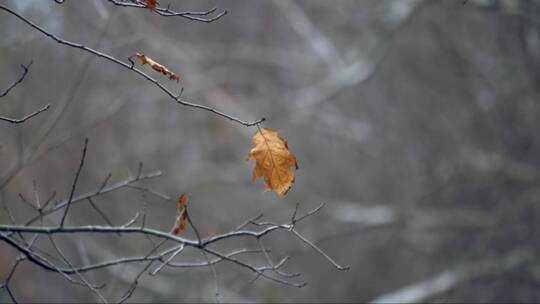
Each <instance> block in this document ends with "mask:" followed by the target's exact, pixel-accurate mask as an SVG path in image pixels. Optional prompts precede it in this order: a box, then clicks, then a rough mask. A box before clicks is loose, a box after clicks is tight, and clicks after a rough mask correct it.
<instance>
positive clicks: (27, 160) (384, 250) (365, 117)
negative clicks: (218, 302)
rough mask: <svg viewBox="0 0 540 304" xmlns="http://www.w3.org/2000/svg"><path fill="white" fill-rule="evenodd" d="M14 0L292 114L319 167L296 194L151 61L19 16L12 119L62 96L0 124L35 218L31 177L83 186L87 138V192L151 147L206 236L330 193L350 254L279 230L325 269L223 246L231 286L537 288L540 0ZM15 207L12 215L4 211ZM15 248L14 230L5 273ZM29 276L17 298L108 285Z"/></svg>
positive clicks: (200, 275)
mask: <svg viewBox="0 0 540 304" xmlns="http://www.w3.org/2000/svg"><path fill="white" fill-rule="evenodd" d="M160 2H162V4H164V5H166V4H167V3H168V1H165V0H161V1H160ZM3 3H5V5H7V6H9V7H11V8H13V9H14V10H16V11H17V12H19V13H21V14H22V15H24V16H25V17H27V18H29V19H31V20H32V21H34V22H36V23H37V24H39V25H41V26H43V27H45V28H47V29H48V30H50V31H51V32H53V33H55V34H58V35H59V36H61V37H63V38H65V39H67V40H71V41H75V42H80V43H83V44H85V45H87V46H89V47H93V48H95V49H98V50H102V51H104V52H106V53H109V54H111V55H113V56H116V57H118V58H120V59H125V58H127V57H128V56H131V55H133V54H135V52H144V53H146V54H147V55H148V56H150V57H152V58H154V59H156V60H157V61H159V62H161V63H163V64H165V65H166V66H168V67H169V68H170V69H171V70H173V71H175V72H178V73H180V74H181V75H182V77H183V79H182V81H181V85H182V86H183V87H184V88H185V91H184V95H183V96H184V97H185V98H186V99H187V100H189V101H192V102H196V103H200V104H204V105H209V106H212V107H215V108H217V109H220V110H223V111H225V112H227V113H229V114H231V115H234V116H237V117H240V118H242V119H244V120H255V119H258V118H260V117H266V119H267V122H265V123H264V124H263V126H265V127H271V128H276V129H278V131H279V132H280V133H281V134H282V135H283V136H284V137H285V138H286V139H287V140H288V142H289V147H290V149H291V150H292V151H293V152H294V153H295V155H296V157H297V158H298V161H299V165H300V170H299V171H298V172H297V179H296V184H295V185H294V187H293V189H292V190H291V191H290V193H289V194H288V195H287V197H285V198H284V199H280V198H278V197H277V196H276V195H275V194H274V193H269V192H268V193H264V192H263V183H262V181H257V182H252V181H251V170H252V167H253V164H252V162H248V161H246V156H247V152H248V150H249V149H250V147H251V136H252V134H253V132H254V131H255V129H254V128H246V127H243V126H241V125H239V124H236V123H233V122H230V121H228V120H226V119H223V118H220V117H218V116H216V115H212V114H210V113H208V112H204V111H198V110H193V109H189V108H185V107H182V106H180V105H177V104H175V103H173V102H171V101H170V100H169V99H168V98H167V96H165V95H164V94H163V93H162V92H161V91H159V90H158V89H156V88H155V87H154V86H153V85H152V84H151V83H148V82H146V81H144V80H143V79H142V78H140V77H138V76H137V75H135V74H134V73H131V72H128V71H125V70H124V69H122V68H120V67H118V66H115V65H112V64H110V63H108V62H106V61H104V60H101V59H99V58H97V57H95V56H92V55H89V54H86V53H83V52H80V51H79V50H76V49H72V48H68V47H65V46H62V45H59V44H57V43H55V42H53V41H52V40H50V39H48V38H46V37H45V36H43V35H42V34H40V33H38V32H37V31H35V30H32V29H31V28H29V27H28V26H27V25H25V24H24V23H22V22H20V21H18V20H17V19H16V18H14V17H13V16H10V15H8V14H7V13H5V12H0V33H1V35H2V39H0V54H1V57H0V84H1V88H3V87H5V86H7V85H8V84H10V83H11V82H12V81H13V80H14V79H16V78H17V77H18V75H20V73H21V69H20V64H27V63H28V62H30V60H33V65H32V66H31V69H30V72H29V74H28V77H27V78H26V80H25V81H24V82H23V83H22V84H21V85H20V86H19V87H17V88H16V89H15V90H14V91H13V92H12V93H10V95H9V96H7V97H6V98H3V99H2V100H0V114H2V115H4V116H20V115H23V114H24V113H27V112H30V111H32V110H34V109H36V108H38V107H40V106H43V105H45V104H47V103H50V104H51V106H52V107H51V109H50V110H49V111H47V112H44V113H42V114H40V115H39V116H37V117H35V118H33V119H31V120H30V121H28V122H26V123H25V124H22V125H10V124H6V123H1V124H0V181H2V180H3V179H5V178H6V176H8V175H9V174H10V173H13V172H15V173H14V174H15V175H14V177H13V178H12V179H11V180H10V181H9V183H8V184H7V185H6V186H5V187H4V188H3V189H1V192H0V199H1V200H3V201H4V202H5V203H6V204H8V205H9V206H10V208H12V209H13V210H14V215H15V217H16V218H17V219H18V220H20V221H21V222H23V220H24V219H26V218H28V217H29V216H30V215H31V214H32V213H31V210H30V209H29V208H27V207H26V206H25V205H24V204H21V202H20V199H19V198H18V194H19V193H23V194H24V195H27V196H31V195H32V193H33V192H32V181H33V180H35V181H36V183H37V185H38V187H39V189H40V190H39V191H40V193H41V194H42V195H43V196H46V195H49V194H50V193H51V192H52V191H53V190H56V191H57V192H58V197H59V198H61V197H65V196H66V195H68V194H69V190H70V186H71V181H72V179H73V174H74V173H75V171H76V169H77V165H78V162H79V158H80V150H81V147H82V144H83V140H84V137H85V136H88V137H89V139H90V145H89V149H88V158H87V163H86V166H85V169H84V170H83V173H82V175H81V184H80V187H79V189H80V191H81V192H82V191H88V190H91V189H95V188H96V187H98V186H99V185H100V183H101V181H102V180H103V178H104V177H105V176H106V175H107V174H108V173H109V172H110V173H112V174H113V180H121V179H122V178H125V177H126V176H127V175H128V174H129V172H131V174H135V172H136V170H137V164H138V162H139V161H142V162H144V164H145V169H146V170H148V171H150V170H157V169H160V170H162V171H163V176H162V177H160V178H159V179H156V180H153V181H150V182H148V183H147V185H148V186H151V187H152V188H153V189H156V190H157V191H160V192H162V193H165V194H167V195H169V196H171V197H175V196H177V195H178V193H180V192H187V193H189V194H190V196H191V210H192V214H193V218H194V219H195V220H196V221H197V222H198V223H199V226H200V230H201V233H202V234H203V235H205V236H207V235H211V234H214V233H218V232H223V231H226V230H228V229H232V228H234V227H236V226H237V225H238V224H240V223H241V222H243V221H244V220H246V219H247V218H249V217H252V216H254V215H256V214H258V213H260V212H264V213H265V215H267V216H268V218H269V219H273V220H276V221H280V222H281V221H287V220H288V219H289V218H290V215H291V212H292V210H293V209H294V205H295V204H296V203H297V202H300V203H301V205H300V206H301V207H300V208H301V209H302V210H303V211H305V210H308V209H310V208H314V207H316V206H317V205H319V204H320V203H322V202H325V203H327V205H326V207H325V208H324V209H323V210H322V212H321V213H319V214H318V215H316V216H314V217H312V218H311V219H309V220H308V221H307V222H305V223H303V224H302V225H301V226H300V227H299V229H300V230H301V231H302V232H304V233H305V235H306V236H307V237H309V238H310V239H312V240H314V241H316V242H317V244H318V245H319V246H320V247H321V248H323V249H325V250H326V251H327V252H328V254H330V255H331V256H332V257H334V258H335V259H336V260H337V261H338V262H340V263H342V264H348V265H350V266H351V270H350V271H348V272H339V271H337V270H336V269H334V268H333V267H332V266H331V265H330V264H329V263H328V262H327V261H325V260H324V259H322V258H321V257H320V256H319V255H317V253H315V252H313V251H311V250H309V249H308V248H306V247H304V246H303V245H302V244H301V243H299V242H298V240H295V239H293V238H291V237H290V236H289V235H288V234H286V233H279V234H276V235H274V236H272V237H271V238H270V239H267V240H266V245H267V246H269V247H271V248H272V250H274V251H273V253H274V254H275V256H276V257H279V256H283V255H290V256H291V260H290V261H289V262H288V264H287V268H286V269H288V270H290V271H298V272H301V273H302V274H303V276H302V279H303V280H305V281H307V282H308V285H307V286H306V287H304V288H302V289H297V288H292V287H286V286H282V285H279V284H276V283H273V282H269V281H265V280H262V279H259V280H257V281H256V282H254V283H250V281H251V280H252V279H253V274H252V273H248V272H247V271H245V270H242V269H240V268H239V267H237V266H235V265H231V264H227V263H222V264H220V266H219V267H217V270H218V272H219V274H220V284H221V287H222V297H223V298H222V300H223V301H226V302H227V301H249V302H263V301H264V302H266V301H272V302H293V301H310V302H311V301H330V302H353V301H354V302H356V301H370V300H380V301H390V302H403V301H427V300H429V301H437V302H456V301H458V302H461V301H467V302H469V301H471V302H486V301H511V302H538V301H540V288H539V287H540V260H539V259H538V251H539V249H540V207H539V204H540V202H539V197H540V196H539V195H540V184H539V180H540V175H539V171H538V169H539V166H540V138H539V130H540V107H539V104H538V103H539V101H540V99H539V93H540V1H533V0H530V1H525V0H523V1H519V0H509V1H502V0H501V1H488V0H483V1H480V0H476V1H474V0H469V1H466V3H465V4H464V1H462V0H455V1H450V0H449V1H408V0H395V1H381V0H371V1H352V0H351V1H344V0H340V1H282V0H276V1H260V0H257V1H183V2H173V7H175V8H176V9H179V10H204V9H208V8H210V7H213V6H217V7H218V10H223V9H226V10H227V11H229V14H228V15H227V16H225V17H224V18H222V19H220V20H219V21H217V22H215V23H212V24H205V23H198V22H190V21H187V20H184V19H180V18H163V17H160V16H158V15H155V14H152V13H151V12H149V11H148V10H146V9H144V10H143V9H130V8H121V7H117V6H114V5H111V4H110V3H108V2H107V1H65V3H64V4H63V5H57V4H55V3H54V2H53V1H20V0H17V1H14V0H10V1H3ZM148 73H149V74H152V75H154V76H156V77H157V78H159V79H160V80H162V81H163V83H166V84H167V86H169V87H170V88H172V89H173V90H177V89H178V88H177V87H176V84H175V83H174V82H170V81H167V80H166V79H164V78H163V77H161V78H160V77H159V76H157V75H156V74H154V73H153V72H152V71H149V72H148ZM19 163H22V164H23V165H22V166H20V168H18V167H17V164H19ZM146 199H147V200H148V204H149V210H150V211H149V217H148V225H149V226H152V227H154V228H156V229H160V230H168V229H170V225H171V223H172V222H173V221H174V212H175V211H174V210H175V209H174V208H175V206H174V204H173V203H171V202H166V201H163V200H159V199H158V198H155V197H151V196H148V197H147V198H146ZM96 203H98V204H99V205H100V206H102V208H103V210H104V211H106V212H107V214H109V215H110V217H111V218H113V219H115V220H116V221H117V223H123V222H125V221H126V220H127V219H129V218H131V217H132V216H133V214H134V213H135V212H136V211H137V210H139V208H140V207H141V204H142V198H141V196H140V195H139V194H138V193H137V192H133V191H127V190H125V191H120V192H118V193H115V194H113V195H108V196H105V197H102V198H100V199H99V200H97V202H96ZM70 212H71V215H70V217H69V218H68V223H69V224H70V225H84V224H88V223H98V224H103V222H102V220H101V218H100V217H99V216H97V215H96V214H95V212H92V211H91V209H89V208H88V207H85V206H84V205H80V206H76V207H73V210H72V211H70ZM0 220H1V222H2V223H8V222H9V219H8V217H7V215H6V214H5V212H4V211H0ZM61 244H62V246H64V248H65V250H66V252H68V253H69V254H70V256H71V257H73V259H74V260H75V261H76V262H80V263H84V262H85V261H88V260H101V259H104V258H111V257H117V256H122V254H126V253H132V252H144V251H143V250H142V249H143V248H147V244H146V243H145V242H144V240H143V239H129V238H121V239H119V238H115V237H114V236H107V237H90V236H85V237H81V238H74V236H68V237H65V238H63V239H62V243H61ZM143 244H144V245H145V246H144V247H143ZM254 245H256V243H254V242H253V241H250V240H245V243H244V242H239V243H237V244H235V246H238V247H250V246H251V247H252V246H254ZM15 256H16V253H15V252H14V251H13V250H12V249H11V248H10V247H9V246H8V245H6V244H4V243H0V276H1V277H2V278H4V277H5V276H6V275H7V271H9V269H10V267H11V265H12V261H14V258H15ZM188 257H189V256H188ZM198 258H200V256H198V255H195V254H193V259H198ZM139 269H140V265H135V264H130V265H129V266H125V267H116V268H113V269H110V270H107V271H101V272H99V273H96V274H95V277H94V278H92V279H95V280H97V281H102V282H108V284H109V286H108V287H107V288H106V289H105V291H104V295H105V296H110V295H113V294H117V290H115V288H120V287H122V290H123V289H125V288H126V286H127V285H126V284H128V283H129V282H130V280H132V278H133V275H134V274H136V273H137V271H138V270H139ZM12 284H13V286H12V290H14V291H15V292H16V293H17V294H18V295H19V299H20V301H39V300H41V301H47V302H50V301H68V302H69V301H95V298H93V294H92V293H91V292H89V291H88V290H87V289H85V288H84V287H78V286H74V285H70V284H69V283H67V282H66V281H65V279H64V278H62V276H60V275H57V274H50V273H47V272H44V271H42V270H41V269H39V268H38V267H36V266H33V265H31V264H29V263H26V264H25V265H24V266H23V267H21V268H20V269H19V270H18V271H17V273H16V276H15V277H14V278H13V283H12ZM115 291H116V293H115ZM8 300H9V298H8V296H7V294H6V293H5V292H4V293H1V294H0V302H7V301H8ZM212 300H213V280H212V275H211V272H210V269H207V268H203V269H195V270H181V269H171V270H166V271H164V272H163V273H162V274H161V275H160V276H158V277H149V276H145V277H143V279H142V281H141V283H140V287H139V289H138V290H137V291H136V292H135V294H134V296H133V298H132V299H131V301H133V302H141V301H212Z"/></svg>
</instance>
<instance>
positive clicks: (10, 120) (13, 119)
mask: <svg viewBox="0 0 540 304" xmlns="http://www.w3.org/2000/svg"><path fill="white" fill-rule="evenodd" d="M50 107H51V105H50V104H47V105H46V106H44V107H43V108H41V109H38V110H36V111H34V112H32V113H30V114H28V115H26V116H24V117H23V118H9V117H2V116H0V120H3V121H7V122H9V123H13V124H19V123H23V122H25V121H27V120H29V119H30V118H32V117H34V116H36V115H38V114H39V113H41V112H45V111H47V110H48V109H49V108H50Z"/></svg>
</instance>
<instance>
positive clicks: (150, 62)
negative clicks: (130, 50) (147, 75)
mask: <svg viewBox="0 0 540 304" xmlns="http://www.w3.org/2000/svg"><path fill="white" fill-rule="evenodd" d="M135 56H137V58H139V60H140V61H141V64H142V65H145V64H148V65H149V66H150V67H151V68H152V69H154V70H155V71H157V72H159V73H161V74H163V75H165V76H167V77H169V79H170V80H176V82H179V81H180V76H178V75H176V74H175V73H173V72H171V71H169V69H167V68H166V67H165V66H164V65H162V64H160V63H157V62H156V61H154V60H153V59H152V58H150V57H148V56H146V55H145V54H143V53H136V54H135Z"/></svg>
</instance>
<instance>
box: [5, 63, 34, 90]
mask: <svg viewBox="0 0 540 304" xmlns="http://www.w3.org/2000/svg"><path fill="white" fill-rule="evenodd" d="M31 65H32V61H30V63H29V64H28V65H26V66H25V65H23V64H21V67H22V68H23V73H22V75H21V76H20V77H19V79H17V80H16V81H14V82H13V83H12V84H11V85H10V86H9V87H8V88H7V89H6V90H5V91H4V92H3V93H2V94H0V98H2V97H4V96H6V95H7V94H9V91H11V90H12V89H13V88H15V87H16V86H17V85H18V84H19V83H21V82H22V81H23V80H24V78H25V77H26V74H28V69H29V68H30V66H31Z"/></svg>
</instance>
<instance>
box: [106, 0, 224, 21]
mask: <svg viewBox="0 0 540 304" xmlns="http://www.w3.org/2000/svg"><path fill="white" fill-rule="evenodd" d="M109 2H111V3H113V4H114V5H118V6H123V7H134V8H144V9H147V8H148V7H147V6H146V4H144V3H134V2H124V1H119V0H109ZM216 10H217V8H215V7H214V8H211V9H209V10H207V11H202V12H189V11H187V12H175V11H173V10H171V8H170V4H169V6H167V7H166V8H165V7H159V6H157V7H156V8H155V10H154V11H155V12H156V13H157V14H158V15H161V16H163V17H182V18H186V19H188V20H191V21H199V22H205V23H212V22H214V21H216V20H218V19H220V18H221V17H223V16H225V15H226V14H227V11H222V12H221V13H219V14H217V15H215V16H214V17H210V18H204V17H200V16H208V15H210V14H212V13H214V12H215V11H216Z"/></svg>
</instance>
